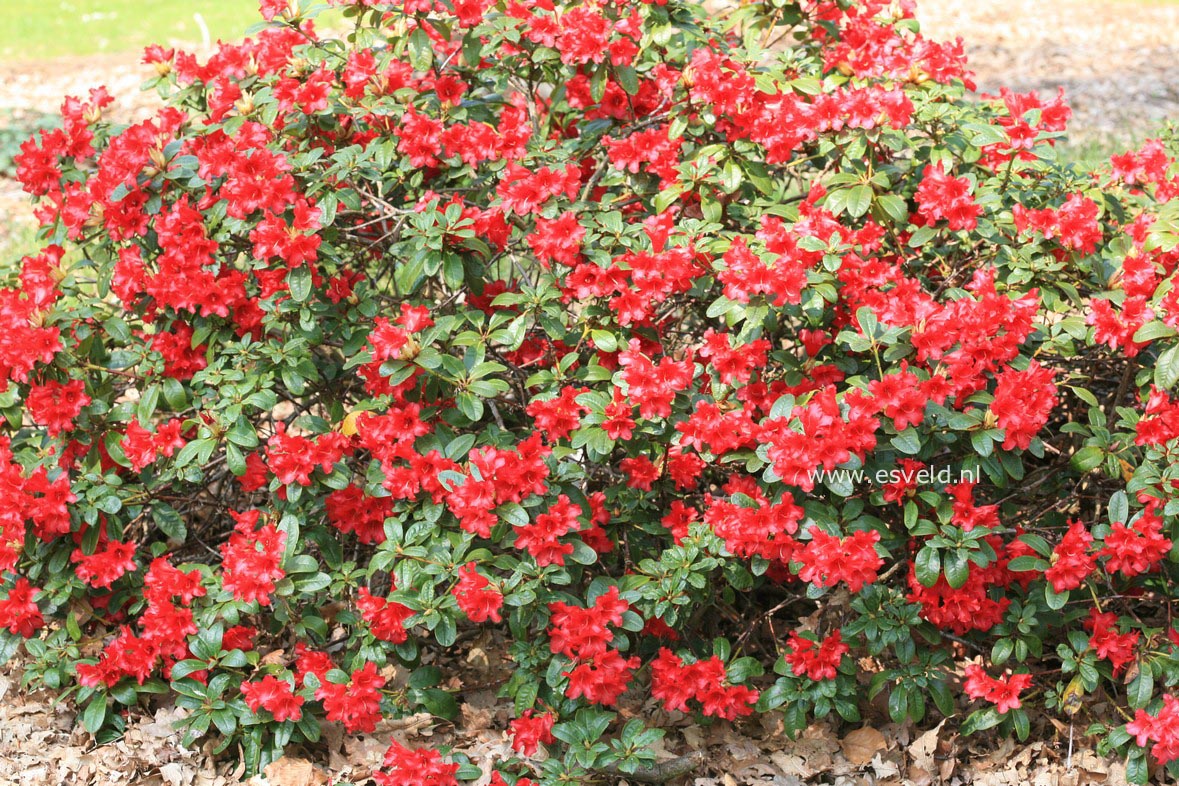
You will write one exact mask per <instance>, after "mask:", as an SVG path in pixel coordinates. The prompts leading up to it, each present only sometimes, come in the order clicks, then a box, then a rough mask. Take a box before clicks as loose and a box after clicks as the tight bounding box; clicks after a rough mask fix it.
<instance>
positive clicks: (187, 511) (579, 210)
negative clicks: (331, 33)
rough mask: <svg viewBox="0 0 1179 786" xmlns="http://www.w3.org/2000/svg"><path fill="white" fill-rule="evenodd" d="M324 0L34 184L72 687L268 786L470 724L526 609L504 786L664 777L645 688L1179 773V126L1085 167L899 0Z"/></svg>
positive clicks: (11, 525) (22, 622)
mask: <svg viewBox="0 0 1179 786" xmlns="http://www.w3.org/2000/svg"><path fill="white" fill-rule="evenodd" d="M334 5H337V6H344V11H343V13H344V16H345V17H346V19H347V21H348V25H349V27H348V32H347V34H346V35H342V36H340V37H325V36H321V35H319V34H317V32H316V31H315V27H314V26H313V22H312V17H313V16H315V15H316V13H317V12H318V10H320V9H319V8H318V7H316V8H312V7H310V4H308V3H306V2H302V0H299V1H298V2H296V0H291V2H290V3H288V2H287V0H277V1H276V0H265V2H263V4H262V11H263V15H264V16H265V17H266V19H267V20H268V21H267V23H266V24H265V25H263V26H262V27H260V28H259V29H258V30H257V31H256V35H254V37H253V38H251V39H249V40H247V41H246V42H245V43H242V44H233V45H223V46H222V47H221V48H220V50H219V51H218V52H217V54H215V55H214V56H213V57H211V58H210V59H209V60H208V61H207V62H198V61H197V60H196V59H195V58H194V57H192V56H190V55H187V54H185V53H183V52H175V51H172V50H165V49H162V48H158V47H153V48H151V49H149V50H148V52H147V56H146V62H148V63H149V64H153V65H154V66H155V69H156V71H157V72H158V74H159V78H158V79H157V80H155V81H154V84H155V86H156V87H158V88H159V90H160V91H161V93H162V94H164V95H166V96H167V97H168V100H167V108H165V109H163V110H162V111H161V112H159V113H158V115H157V116H156V117H154V118H153V119H151V120H148V121H145V122H141V123H138V124H135V125H132V126H130V127H115V126H113V125H112V124H111V123H110V122H108V121H107V120H106V119H105V118H104V111H103V110H104V107H105V106H106V105H107V104H108V103H109V100H110V99H109V96H107V95H106V94H105V93H104V92H103V91H101V90H99V91H95V92H94V93H93V94H91V96H89V98H88V99H83V100H79V99H70V100H68V101H67V102H66V104H65V106H64V112H63V115H64V124H63V126H62V127H61V128H59V129H54V130H48V131H45V132H44V133H42V134H40V135H39V137H38V138H37V139H36V140H32V141H30V142H28V143H26V144H25V145H24V147H23V151H22V154H21V155H20V156H19V157H18V159H17V164H18V173H19V177H20V179H21V181H22V182H23V184H24V187H25V189H26V190H27V191H28V192H29V193H30V194H31V195H33V196H34V197H36V198H37V199H38V200H39V207H38V214H39V216H40V218H41V221H42V224H43V230H42V236H43V238H44V241H45V243H46V247H45V250H44V251H43V252H42V253H40V254H38V255H36V256H31V257H27V258H25V259H24V260H22V261H21V264H20V268H19V269H20V275H19V281H17V280H13V281H11V282H10V284H11V286H10V288H8V289H4V290H3V291H0V377H2V380H3V382H2V384H3V385H4V391H3V393H2V394H0V406H2V408H3V415H4V418H5V419H6V424H5V436H4V437H3V441H2V443H0V444H2V449H0V484H2V485H3V489H4V493H3V494H2V495H0V532H2V535H3V537H0V570H2V571H4V573H3V576H4V579H3V589H2V590H0V595H2V597H0V627H3V628H4V629H5V633H4V639H3V642H4V644H3V646H2V649H3V652H4V654H6V655H10V654H12V653H13V652H15V651H16V650H17V649H19V648H21V647H23V649H24V650H25V651H26V653H27V655H28V656H29V662H30V664H31V665H30V666H29V668H28V670H27V671H26V675H27V678H28V679H29V680H30V681H33V682H35V683H38V684H42V685H46V686H49V687H52V688H58V689H61V690H62V691H64V692H66V693H69V694H72V695H73V698H74V699H75V700H76V701H77V702H79V704H80V706H82V707H83V708H84V710H83V712H82V722H83V723H84V724H85V726H86V727H87V728H88V729H90V730H91V731H93V732H95V733H96V734H97V735H98V738H99V739H100V740H104V739H111V738H113V737H116V736H117V735H118V734H119V733H120V730H121V728H122V727H123V723H124V720H123V714H124V713H123V710H124V709H125V708H129V707H133V706H135V705H137V704H146V703H149V702H154V701H170V700H173V699H174V700H175V702H176V703H177V704H178V705H180V706H181V707H183V708H185V709H186V710H188V711H189V712H188V714H187V717H186V719H185V721H184V723H185V725H186V727H187V732H188V735H189V738H190V739H196V738H198V737H200V736H203V735H205V734H206V733H209V734H215V735H219V736H220V737H221V738H222V740H223V742H222V748H227V747H229V746H230V745H233V746H234V749H235V750H236V749H237V745H238V744H240V745H241V750H243V751H244V752H245V755H246V757H247V760H248V764H249V765H250V766H251V767H256V766H258V764H259V763H261V762H264V761H266V760H269V759H271V758H273V757H275V756H277V755H278V753H279V752H280V751H281V750H282V748H283V747H284V746H285V745H287V744H293V743H299V742H306V743H308V744H310V743H314V742H315V741H316V740H317V738H318V737H319V734H320V722H321V720H322V719H326V720H327V721H329V722H339V723H342V724H343V726H344V728H345V729H346V730H347V731H348V732H357V731H365V730H371V729H372V728H374V726H375V725H376V724H377V722H378V721H379V720H380V719H381V718H382V717H392V716H395V715H397V714H400V713H407V712H411V711H417V710H419V709H421V708H424V709H425V710H427V711H429V712H433V713H436V714H438V715H444V716H449V715H453V714H454V712H455V707H456V701H455V696H454V695H453V691H448V690H447V689H445V687H444V686H445V685H446V684H447V681H446V678H447V676H448V675H447V673H446V672H445V671H444V670H443V669H442V668H440V667H439V664H441V665H443V666H445V665H446V664H451V663H457V662H458V661H460V660H461V659H462V656H463V654H464V653H465V652H466V649H467V648H469V647H471V646H473V644H474V642H476V640H477V636H479V635H480V632H481V631H482V632H486V631H487V630H494V631H499V632H501V635H502V639H503V640H504V641H505V642H506V645H505V646H506V647H507V648H508V650H507V655H508V656H509V657H510V659H511V662H512V665H513V668H514V672H513V676H512V677H511V678H510V679H509V680H508V681H506V682H505V683H504V684H503V685H502V691H503V693H504V695H506V696H508V697H511V698H512V700H513V701H514V706H515V710H516V713H517V719H516V720H514V721H513V722H512V723H511V727H510V730H509V733H510V734H511V735H512V738H513V740H514V745H515V748H516V750H517V752H518V753H519V758H518V759H516V760H513V761H508V762H503V763H501V764H500V765H499V767H500V769H501V770H502V774H499V773H497V774H496V776H495V778H496V780H495V781H493V782H509V783H513V782H514V783H518V784H527V783H530V782H532V781H535V782H537V783H541V784H560V783H565V784H572V783H582V782H586V781H587V779H590V778H591V777H593V775H594V773H601V772H628V771H633V770H634V769H635V768H638V767H642V766H645V765H646V764H647V763H649V762H650V761H651V760H652V757H653V752H652V744H653V742H654V741H656V740H657V739H658V737H659V735H660V734H661V733H662V732H661V730H660V729H659V728H649V727H648V723H647V722H645V721H644V720H642V718H644V717H647V718H650V717H652V716H651V713H650V712H642V711H638V710H637V708H641V707H643V706H644V703H646V702H649V701H652V700H653V702H654V705H657V706H662V707H664V708H665V709H666V710H668V711H669V712H675V711H680V712H687V713H696V714H697V715H698V716H699V717H702V718H709V717H711V718H719V719H725V720H737V719H739V718H742V717H743V716H748V715H751V714H754V713H765V712H770V711H779V712H781V713H782V716H783V720H784V723H785V726H786V728H787V729H788V730H790V731H791V732H797V731H798V730H800V729H802V728H804V727H805V726H806V725H807V724H808V723H810V722H811V721H812V720H813V719H815V718H823V717H830V718H833V719H834V718H837V717H838V718H842V719H843V720H844V721H847V722H850V723H855V722H857V721H859V720H860V719H861V718H863V717H868V716H869V715H873V716H874V715H879V714H881V713H883V714H886V715H887V716H890V717H891V718H892V719H893V720H894V721H898V722H903V721H906V719H909V720H911V721H913V722H916V723H929V722H930V721H931V720H932V718H933V716H934V714H935V713H936V714H941V715H946V716H949V715H954V714H958V720H956V721H954V722H955V723H959V722H960V723H961V727H962V729H961V730H962V731H963V732H971V731H974V732H978V731H982V730H985V729H989V728H995V727H997V730H998V731H1000V732H1003V733H1013V734H1015V735H1017V736H1019V737H1021V738H1024V737H1027V736H1028V734H1029V732H1030V730H1031V728H1032V727H1033V724H1036V725H1039V724H1044V725H1045V728H1050V727H1049V726H1047V719H1048V718H1049V717H1057V718H1059V719H1061V721H1062V722H1075V723H1077V724H1078V733H1082V732H1084V731H1085V730H1086V729H1087V730H1088V733H1090V734H1092V735H1096V736H1097V737H1100V739H1101V741H1102V742H1101V745H1102V749H1103V750H1119V751H1124V752H1127V753H1128V755H1129V759H1128V761H1129V772H1130V774H1131V776H1132V777H1133V778H1134V779H1136V780H1139V781H1141V780H1145V779H1146V777H1147V773H1148V767H1151V766H1153V761H1159V762H1164V763H1165V762H1168V761H1170V760H1172V759H1175V758H1177V757H1179V698H1175V697H1173V696H1172V695H1171V694H1170V693H1169V692H1168V691H1169V688H1170V687H1171V686H1172V685H1174V683H1176V682H1177V681H1179V644H1177V642H1179V631H1177V630H1176V629H1175V628H1174V627H1173V621H1172V596H1173V593H1172V591H1171V590H1172V584H1171V581H1172V578H1173V577H1174V576H1175V575H1176V564H1175V554H1174V548H1173V540H1174V539H1175V534H1176V533H1175V528H1176V513H1179V500H1177V499H1176V489H1177V488H1179V467H1177V466H1176V465H1174V464H1173V463H1172V461H1171V457H1172V455H1173V451H1174V450H1175V449H1176V447H1177V445H1179V442H1177V441H1176V440H1177V439H1179V402H1177V401H1176V400H1175V399H1173V398H1172V395H1171V392H1170V391H1171V389H1172V388H1173V387H1174V386H1175V383H1176V382H1177V381H1179V290H1176V289H1175V288H1173V287H1172V282H1173V280H1174V274H1175V269H1176V265H1177V262H1179V252H1177V251H1176V250H1175V247H1176V242H1177V241H1176V237H1175V232H1176V227H1179V198H1177V197H1179V179H1176V178H1175V177H1173V174H1172V173H1173V166H1172V164H1173V161H1172V158H1171V157H1170V154H1169V153H1168V152H1167V150H1168V148H1167V145H1166V144H1165V143H1163V142H1158V141H1152V142H1150V143H1147V144H1146V145H1145V146H1143V148H1142V149H1141V150H1140V151H1137V152H1134V153H1129V154H1127V155H1125V156H1120V157H1115V159H1114V161H1113V166H1112V167H1111V168H1110V169H1109V170H1108V171H1103V172H1100V173H1091V172H1082V171H1076V170H1075V169H1073V168H1070V167H1067V166H1063V165H1061V164H1059V163H1057V160H1056V147H1055V145H1056V143H1057V142H1058V140H1059V139H1060V138H1061V137H1062V135H1063V134H1064V132H1065V128H1066V123H1067V121H1068V118H1069V110H1068V108H1067V106H1066V104H1065V102H1064V100H1063V97H1061V96H1053V97H1049V98H1040V97H1037V96H1035V95H1018V94H1014V93H1010V92H1004V93H1003V94H1002V95H1000V96H982V97H978V96H976V95H974V94H973V93H972V91H973V85H972V84H971V80H970V74H969V72H968V71H967V70H966V66H965V62H964V57H963V54H962V48H961V45H960V43H957V42H954V43H945V44H942V43H935V42H932V41H929V40H927V39H925V38H923V37H922V36H921V35H920V34H919V32H918V30H917V25H916V23H915V21H914V20H913V18H912V8H911V4H910V3H905V2H901V3H887V2H883V1H882V0H865V1H863V2H848V0H802V1H801V2H788V1H787V0H769V1H767V2H748V3H743V4H741V5H740V6H738V7H736V8H734V9H729V10H727V11H725V12H723V13H717V14H714V15H711V16H710V15H709V14H708V13H707V12H706V11H705V10H704V9H702V8H701V7H699V6H697V5H695V4H692V3H687V2H683V1H682V0H663V1H662V2H659V1H656V2H636V1H633V0H632V1H631V2H610V3H588V4H587V3H580V2H564V0H521V1H520V2H516V1H515V0H498V1H497V2H493V0H440V1H439V2H435V1H434V0H404V2H388V3H381V2H359V1H357V0H354V1H353V2H343V1H340V0H337V2H335V3H334ZM478 641H479V642H480V643H485V641H484V639H482V638H480V639H478ZM452 656H453V657H452ZM423 658H424V659H425V660H424V661H423ZM423 663H425V664H428V665H423ZM391 665H395V666H398V667H399V668H397V669H391V668H389V666H391ZM1098 699H1099V700H1100V702H1098V701H1097V700H1098ZM1098 704H1099V705H1100V706H1101V707H1103V708H1104V714H1101V715H1094V714H1092V710H1091V708H1092V707H1093V706H1095V705H1098ZM646 706H648V707H650V706H652V705H651V704H647V705H646ZM628 707H629V708H631V709H630V710H629V711H628V712H627V713H626V715H625V717H629V718H630V719H629V720H625V717H622V716H620V712H619V710H620V709H626V708H628ZM1029 709H1031V710H1033V711H1032V712H1029ZM1115 710H1116V712H1117V713H1118V714H1116V715H1115V714H1113V712H1114V711H1115ZM963 718H964V720H963ZM542 744H543V745H545V746H547V748H548V750H549V751H550V753H551V754H552V755H550V756H549V757H548V758H546V759H541V758H537V757H536V756H535V754H536V753H537V751H538V747H539V746H540V745H542ZM1140 746H1141V747H1140ZM1147 749H1150V750H1151V751H1152V753H1153V760H1152V759H1149V758H1148V756H1147ZM386 767H387V769H386V772H385V773H384V774H383V775H382V776H381V777H382V778H384V779H385V782H388V783H398V784H406V783H409V784H414V783H425V782H429V783H450V782H454V780H455V779H456V778H459V779H463V778H471V777H477V776H478V770H477V768H474V767H473V766H471V765H470V764H469V763H468V762H466V761H465V759H464V758H463V756H461V755H460V754H453V755H451V754H445V755H443V754H440V753H438V752H436V751H428V750H419V751H409V750H406V749H404V748H401V747H400V746H397V745H394V746H393V747H392V748H391V749H390V751H389V754H388V756H387V757H386ZM427 778H433V780H428V781H427ZM517 778H519V780H517ZM501 779H506V780H501ZM529 779H531V780H529Z"/></svg>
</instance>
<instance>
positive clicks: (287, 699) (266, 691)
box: [241, 674, 303, 723]
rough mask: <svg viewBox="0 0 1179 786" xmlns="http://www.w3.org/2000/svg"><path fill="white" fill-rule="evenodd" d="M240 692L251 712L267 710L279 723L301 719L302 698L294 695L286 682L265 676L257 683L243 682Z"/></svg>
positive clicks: (268, 675)
mask: <svg viewBox="0 0 1179 786" xmlns="http://www.w3.org/2000/svg"><path fill="white" fill-rule="evenodd" d="M241 691H242V696H244V697H245V699H246V704H247V705H248V706H249V708H250V709H251V710H253V711H254V712H257V711H258V710H259V708H261V709H265V710H268V711H269V712H270V714H271V715H273V716H274V719H275V720H276V721H278V722H279V723H282V722H283V721H288V720H290V721H297V720H299V719H300V718H302V717H303V710H302V706H303V697H302V696H299V695H297V694H295V692H294V690H293V689H292V687H291V684H290V683H289V682H287V681H286V680H280V679H275V678H274V677H273V676H272V675H270V674H267V675H266V676H265V677H263V678H262V679H261V680H259V681H258V682H243V683H242V687H241Z"/></svg>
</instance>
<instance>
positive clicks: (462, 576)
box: [452, 562, 504, 622]
mask: <svg viewBox="0 0 1179 786" xmlns="http://www.w3.org/2000/svg"><path fill="white" fill-rule="evenodd" d="M452 592H453V593H454V597H455V599H456V600H457V601H458V605H459V608H460V609H462V610H463V613H464V614H466V615H467V617H469V618H470V619H471V621H472V622H486V621H487V620H489V619H490V620H491V621H492V622H500V621H501V620H502V618H501V617H500V614H499V610H500V608H502V607H503V605H504V596H503V594H502V593H501V592H500V591H499V589H497V588H496V587H494V586H492V584H491V582H490V581H488V580H487V577H486V576H484V575H482V574H481V573H479V571H478V570H477V569H476V567H475V563H474V562H468V563H467V564H466V565H463V566H462V567H461V568H459V581H458V584H456V585H455V587H454V589H453V590H452Z"/></svg>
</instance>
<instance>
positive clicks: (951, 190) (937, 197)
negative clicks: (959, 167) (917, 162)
mask: <svg viewBox="0 0 1179 786" xmlns="http://www.w3.org/2000/svg"><path fill="white" fill-rule="evenodd" d="M970 190H971V185H970V181H969V180H968V179H966V178H964V177H951V176H950V175H947V174H946V170H945V167H944V165H943V164H942V162H941V161H939V162H938V163H937V165H936V166H926V167H925V171H924V173H923V179H922V181H921V185H919V186H918V187H917V205H918V207H919V211H918V212H919V214H920V215H921V216H922V217H923V218H924V219H925V220H926V221H929V222H930V223H932V222H935V221H941V220H943V219H944V220H945V221H947V222H948V224H949V227H950V229H952V230H955V231H957V230H963V229H964V230H971V229H974V228H975V227H977V226H978V217H979V215H981V214H982V208H981V207H980V206H979V205H978V203H977V202H975V201H974V197H972V196H971V195H970Z"/></svg>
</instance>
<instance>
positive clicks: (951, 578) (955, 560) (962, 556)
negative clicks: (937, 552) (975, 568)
mask: <svg viewBox="0 0 1179 786" xmlns="http://www.w3.org/2000/svg"><path fill="white" fill-rule="evenodd" d="M942 564H943V566H944V567H945V571H946V583H947V584H949V585H950V586H951V587H953V588H954V589H958V588H960V587H962V586H963V585H965V584H966V580H967V579H969V578H970V559H969V558H968V556H967V554H966V552H964V551H961V550H958V551H951V552H949V553H947V554H946V558H945V559H944V560H943V561H942Z"/></svg>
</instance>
